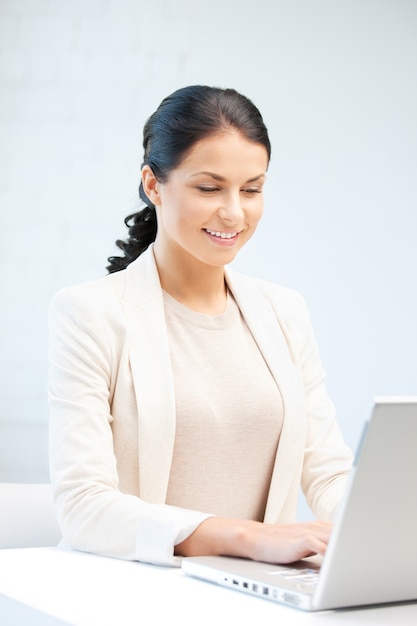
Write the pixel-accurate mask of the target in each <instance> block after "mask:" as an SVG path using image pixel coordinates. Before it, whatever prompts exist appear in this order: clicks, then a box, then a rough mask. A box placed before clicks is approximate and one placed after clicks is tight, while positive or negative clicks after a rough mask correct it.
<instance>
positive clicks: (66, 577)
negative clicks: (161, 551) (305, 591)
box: [0, 548, 417, 626]
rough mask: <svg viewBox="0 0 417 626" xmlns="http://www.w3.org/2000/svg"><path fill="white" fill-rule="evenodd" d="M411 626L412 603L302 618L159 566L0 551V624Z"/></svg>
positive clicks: (416, 608)
mask: <svg viewBox="0 0 417 626" xmlns="http://www.w3.org/2000/svg"><path fill="white" fill-rule="evenodd" d="M63 622H64V623H66V624H71V625H72V626H74V625H75V626H131V625H132V626H133V625H135V626H138V625H139V624H152V625H153V624H155V625H158V626H159V625H160V624H168V623H171V622H172V623H174V624H175V623H177V622H178V623H179V624H181V626H188V625H191V624H192V625H193V626H195V624H198V625H199V626H200V625H206V624H207V625H208V624H210V626H213V624H218V625H219V626H222V625H223V624H237V625H238V626H246V625H248V626H249V625H250V626H254V624H262V623H264V624H282V625H285V626H303V625H305V624H308V625H312V626H323V625H325V626H334V625H335V624H336V625H337V624H342V625H344V626H362V625H369V624H373V625H374V626H385V625H388V624H389V626H392V625H393V624H395V625H396V626H415V625H416V624H417V602H416V603H410V604H402V605H397V606H385V607H378V608H367V609H354V610H342V611H323V612H318V613H304V612H302V611H298V610H297V609H292V608H287V607H284V606H280V605H277V604H274V603H273V602H271V601H269V600H264V599H262V598H256V597H252V596H246V595H245V594H243V593H241V592H239V591H234V590H230V589H225V588H222V587H217V586H215V585H212V584H210V583H205V582H202V581H199V580H195V579H193V578H188V577H186V576H185V575H184V574H183V573H182V571H181V570H180V569H177V568H161V567H155V566H151V565H145V564H142V563H132V562H127V561H119V560H115V559H107V558H103V557H98V556H93V555H90V554H83V553H81V552H72V551H67V550H63V549H60V548H27V549H21V550H0V624H1V625H2V626H15V625H19V626H22V625H24V626H32V625H35V624H39V625H45V626H54V625H55V624H56V625H58V624H62V623H63Z"/></svg>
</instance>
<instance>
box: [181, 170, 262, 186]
mask: <svg viewBox="0 0 417 626" xmlns="http://www.w3.org/2000/svg"><path fill="white" fill-rule="evenodd" d="M202 175H205V176H210V177H211V178H214V180H218V181H219V182H224V181H225V180H226V179H225V178H224V177H223V176H220V174H215V173H214V172H196V173H195V174H191V176H190V178H194V176H202ZM261 178H265V174H259V175H258V176H254V177H253V178H249V179H248V180H246V181H245V184H246V183H255V182H257V181H258V180H260V179H261Z"/></svg>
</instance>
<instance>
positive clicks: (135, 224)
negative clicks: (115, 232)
mask: <svg viewBox="0 0 417 626" xmlns="http://www.w3.org/2000/svg"><path fill="white" fill-rule="evenodd" d="M139 196H140V198H141V199H142V200H144V201H145V202H146V203H147V205H148V206H146V207H145V208H143V209H141V210H140V211H138V212H137V213H132V214H131V215H128V216H127V217H126V218H125V220H124V223H125V225H126V226H127V228H128V235H129V237H128V238H127V239H126V241H123V240H121V239H118V240H117V241H116V246H117V247H118V248H120V250H122V252H123V253H124V256H123V257H120V256H110V257H109V258H108V259H107V260H108V262H109V265H108V266H107V267H106V270H107V271H108V272H109V274H112V273H113V272H119V271H120V270H124V269H126V267H127V266H128V265H129V264H130V263H132V261H134V260H135V259H137V258H138V256H140V255H141V254H142V252H145V250H146V249H147V248H149V246H150V245H151V243H153V242H154V241H155V237H156V231H157V222H156V212H155V207H154V206H153V204H152V203H151V202H150V200H148V198H147V197H146V195H145V192H144V191H143V187H142V183H141V184H140V187H139Z"/></svg>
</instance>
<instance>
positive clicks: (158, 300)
mask: <svg viewBox="0 0 417 626" xmlns="http://www.w3.org/2000/svg"><path fill="white" fill-rule="evenodd" d="M123 302H124V308H125V313H126V317H127V328H128V332H129V339H128V346H129V359H130V364H131V368H132V378H133V384H134V388H135V395H136V400H137V407H138V439H139V441H138V456H139V487H140V497H141V498H142V499H143V500H146V501H147V502H153V503H163V502H165V498H166V493H167V488H168V481H169V473H170V469H171V461H172V454H173V449H174V441H175V396H174V384H173V377H172V371H171V362H170V355H169V346H168V337H167V331H166V325H165V317H164V307H163V299H162V290H161V286H160V282H159V276H158V271H157V268H156V264H155V261H154V257H153V252H152V247H151V248H150V249H149V250H147V251H146V252H145V253H143V254H142V255H141V256H140V257H139V259H138V260H137V261H135V262H134V263H132V264H131V265H129V267H128V268H127V283H126V291H125V294H124V297H123Z"/></svg>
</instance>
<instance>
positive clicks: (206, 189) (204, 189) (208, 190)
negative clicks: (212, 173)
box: [197, 187, 262, 194]
mask: <svg viewBox="0 0 417 626" xmlns="http://www.w3.org/2000/svg"><path fill="white" fill-rule="evenodd" d="M197 189H198V190H199V191H202V192H203V193H215V192H216V191H220V189H219V188H218V187H197ZM242 191H243V192H244V193H249V194H255V193H262V189H242Z"/></svg>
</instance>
